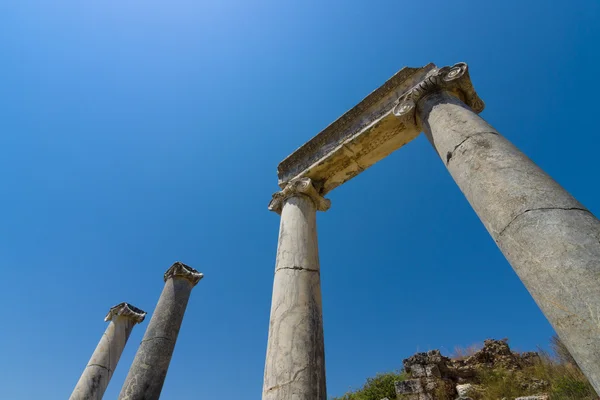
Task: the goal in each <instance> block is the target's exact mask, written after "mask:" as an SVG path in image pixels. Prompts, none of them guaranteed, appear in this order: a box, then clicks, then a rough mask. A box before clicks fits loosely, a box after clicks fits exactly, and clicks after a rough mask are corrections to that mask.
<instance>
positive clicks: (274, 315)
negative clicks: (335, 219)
mask: <svg viewBox="0 0 600 400" xmlns="http://www.w3.org/2000/svg"><path fill="white" fill-rule="evenodd" d="M316 212H317V206H316V204H315V202H314V201H313V200H312V199H311V198H310V197H309V196H306V195H304V194H296V195H294V196H293V197H289V198H287V199H285V200H284V201H283V208H282V210H281V224H280V228H279V244H278V247H277V261H276V266H275V278H274V283H273V299H272V305H271V319H270V325H269V340H268V344H267V358H266V365H265V377H264V387H263V397H262V398H263V400H291V399H294V400H326V397H327V395H326V393H327V391H326V387H325V352H324V341H323V318H322V314H321V283H320V272H319V251H318V245H317V226H316Z"/></svg>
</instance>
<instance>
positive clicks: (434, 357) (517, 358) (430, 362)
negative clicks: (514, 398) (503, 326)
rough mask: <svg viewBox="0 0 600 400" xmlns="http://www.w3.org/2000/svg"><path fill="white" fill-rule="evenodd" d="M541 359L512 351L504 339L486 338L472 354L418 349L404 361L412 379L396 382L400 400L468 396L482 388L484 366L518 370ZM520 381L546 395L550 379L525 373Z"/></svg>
mask: <svg viewBox="0 0 600 400" xmlns="http://www.w3.org/2000/svg"><path fill="white" fill-rule="evenodd" d="M539 362H540V357H539V355H538V354H537V353H535V352H525V353H516V352H513V351H511V349H510V347H509V346H508V343H507V342H506V341H505V340H486V341H485V342H484V345H483V348H482V349H481V350H479V351H477V352H475V353H474V354H472V355H470V356H469V357H466V358H462V359H451V358H448V357H445V356H443V355H442V354H441V353H440V351H439V350H431V351H428V352H426V353H417V354H415V355H413V356H412V357H409V358H407V359H405V360H404V361H403V364H404V370H405V371H406V372H407V373H408V375H409V376H410V379H408V380H405V381H401V382H397V383H396V394H397V396H398V399H399V400H437V399H439V398H447V399H460V400H468V399H471V397H470V396H473V395H476V394H477V391H479V390H481V389H480V388H479V387H478V385H477V374H478V371H481V370H486V369H487V370H494V369H497V368H502V369H504V370H510V371H515V372H516V373H515V376H519V375H518V372H519V371H520V370H522V369H524V368H527V367H532V366H534V365H535V364H536V363H539ZM519 384H520V385H521V386H522V387H523V389H528V390H529V391H533V392H539V393H540V397H541V396H542V395H544V393H543V392H544V390H545V389H547V386H548V382H544V381H542V380H539V379H535V378H531V377H526V376H524V377H523V378H522V379H521V381H520V382H519Z"/></svg>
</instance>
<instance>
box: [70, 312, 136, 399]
mask: <svg viewBox="0 0 600 400" xmlns="http://www.w3.org/2000/svg"><path fill="white" fill-rule="evenodd" d="M144 318H146V312H144V311H142V310H140V309H139V308H137V307H134V306H132V305H131V304H128V303H120V304H117V305H116V306H114V307H112V308H111V309H110V310H109V311H108V314H107V315H106V317H105V318H104V320H105V321H110V324H108V327H107V328H106V331H105V332H104V334H103V335H102V339H100V342H99V343H98V346H97V347H96V350H95V351H94V353H93V354H92V358H90V361H89V362H88V364H87V366H86V368H85V370H84V371H83V374H82V375H81V378H79V382H77V385H76V386H75V389H74V390H73V393H72V394H71V397H70V398H69V399H70V400H100V399H102V396H104V392H105V391H106V387H107V386H108V383H109V382H110V379H111V378H112V376H113V373H114V372H115V369H116V368H117V363H118V362H119V359H120V358H121V354H122V353H123V349H124V348H125V345H126V344H127V339H129V335H130V334H131V331H132V330H133V327H134V326H135V325H136V324H139V323H141V322H142V321H143V320H144Z"/></svg>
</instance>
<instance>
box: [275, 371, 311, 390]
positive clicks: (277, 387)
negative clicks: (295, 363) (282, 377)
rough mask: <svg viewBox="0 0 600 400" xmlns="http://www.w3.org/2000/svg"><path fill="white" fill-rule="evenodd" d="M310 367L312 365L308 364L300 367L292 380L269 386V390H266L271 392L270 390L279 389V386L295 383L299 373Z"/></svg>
mask: <svg viewBox="0 0 600 400" xmlns="http://www.w3.org/2000/svg"><path fill="white" fill-rule="evenodd" d="M309 367H310V366H309V365H307V366H306V367H303V368H301V369H299V370H298V371H296V372H295V373H294V376H293V377H292V379H291V380H290V381H288V382H284V383H281V384H279V385H275V386H272V387H270V388H268V389H267V390H265V392H270V391H273V390H275V389H279V388H281V387H283V386H287V385H290V384H292V383H294V382H295V381H296V378H298V375H300V374H301V373H302V372H304V371H306V370H307V369H308V368H309Z"/></svg>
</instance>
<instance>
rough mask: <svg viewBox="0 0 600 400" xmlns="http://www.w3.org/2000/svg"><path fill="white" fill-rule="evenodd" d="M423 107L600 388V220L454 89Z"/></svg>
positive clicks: (468, 190)
mask: <svg viewBox="0 0 600 400" xmlns="http://www.w3.org/2000/svg"><path fill="white" fill-rule="evenodd" d="M418 109H419V112H420V116H419V119H420V120H421V121H423V127H424V130H425V133H426V135H427V137H428V138H429V140H430V141H431V143H432V144H433V146H434V147H435V149H436V150H437V151H438V154H439V155H440V157H441V158H442V161H443V162H444V164H445V165H446V166H447V168H448V171H449V172H450V174H451V175H452V177H453V178H454V180H455V181H456V183H457V184H458V186H459V187H460V189H461V191H462V192H463V193H464V195H465V197H466V198H467V200H468V201H469V203H470V204H471V206H472V207H473V209H474V210H475V212H476V213H477V215H478V216H479V218H480V219H481V221H482V222H483V224H484V225H485V227H486V229H487V230H488V231H489V233H490V234H491V236H492V237H493V238H494V240H495V241H496V243H497V244H498V246H499V248H500V249H501V250H502V252H503V254H504V255H505V256H506V258H507V260H508V261H509V262H510V264H511V265H512V267H513V268H514V270H515V271H516V272H517V274H518V275H519V277H520V278H521V280H522V281H523V283H524V284H525V285H526V287H527V289H528V290H529V292H530V293H531V295H532V296H533V298H534V300H535V301H536V303H537V304H538V305H539V306H540V308H541V309H542V311H543V312H544V314H545V316H546V317H547V318H548V320H549V321H550V323H551V324H552V325H553V327H554V328H555V330H556V331H557V333H558V334H559V336H560V338H561V339H562V341H563V342H564V343H565V345H566V346H567V348H568V349H569V351H570V352H571V353H572V354H573V356H574V358H575V359H576V360H577V363H578V364H579V366H580V367H581V369H582V370H583V372H584V373H585V374H586V376H587V377H588V379H589V380H590V382H591V383H592V385H593V386H594V387H595V388H596V391H600V324H598V321H599V319H598V315H599V314H600V278H599V277H600V222H599V221H598V220H597V219H596V218H595V217H594V216H593V215H592V214H591V213H590V212H589V211H588V210H587V209H586V208H585V207H583V206H582V205H581V204H580V203H579V202H578V201H577V200H575V198H573V197H572V196H571V195H570V194H569V193H568V192H567V191H566V190H564V189H563V188H562V187H561V186H560V185H559V184H558V183H556V182H555V181H554V180H553V179H552V178H550V177H549V176H548V175H547V174H546V173H544V172H543V171H542V170H541V169H540V168H539V167H538V166H537V165H535V164H534V163H533V162H532V161H531V160H530V159H529V158H528V157H527V156H525V155H524V154H523V153H522V152H520V151H519V150H518V149H517V148H516V147H515V146H513V145H512V144H511V143H510V142H508V140H506V139H505V138H504V137H502V136H501V135H500V134H499V133H498V132H497V131H496V130H494V129H493V128H491V127H490V125H489V124H487V123H486V122H485V121H483V120H482V119H481V118H480V117H479V116H478V115H476V114H475V113H474V112H473V111H471V110H469V108H468V107H467V106H466V105H464V104H463V103H461V102H460V100H458V99H457V98H456V97H455V96H453V95H452V94H450V93H447V92H435V93H432V94H431V95H429V96H427V97H425V98H424V99H423V100H422V101H421V102H420V103H419V105H418Z"/></svg>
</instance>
